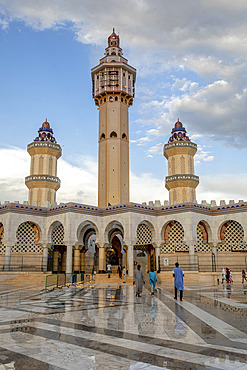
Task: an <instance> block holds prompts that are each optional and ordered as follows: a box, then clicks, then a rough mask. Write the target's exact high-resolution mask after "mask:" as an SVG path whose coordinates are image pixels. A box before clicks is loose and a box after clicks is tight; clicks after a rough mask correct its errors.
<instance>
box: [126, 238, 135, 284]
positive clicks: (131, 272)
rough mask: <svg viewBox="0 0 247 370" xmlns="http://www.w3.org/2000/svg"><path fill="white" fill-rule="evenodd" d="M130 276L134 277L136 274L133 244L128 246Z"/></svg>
mask: <svg viewBox="0 0 247 370" xmlns="http://www.w3.org/2000/svg"><path fill="white" fill-rule="evenodd" d="M127 261H128V276H131V277H132V276H133V273H134V271H133V270H134V268H133V267H134V266H133V264H134V260H133V244H131V245H128V260H127Z"/></svg>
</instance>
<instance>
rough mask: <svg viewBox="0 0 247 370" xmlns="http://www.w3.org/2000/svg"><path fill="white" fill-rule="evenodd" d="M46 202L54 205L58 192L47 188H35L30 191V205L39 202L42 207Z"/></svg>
mask: <svg viewBox="0 0 247 370" xmlns="http://www.w3.org/2000/svg"><path fill="white" fill-rule="evenodd" d="M44 201H48V202H49V203H54V202H55V201H56V190H54V189H47V188H33V189H30V190H29V194H28V203H29V204H33V202H37V204H38V206H39V207H40V206H41V205H42V203H43V202H44Z"/></svg>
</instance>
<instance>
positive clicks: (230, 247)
mask: <svg viewBox="0 0 247 370" xmlns="http://www.w3.org/2000/svg"><path fill="white" fill-rule="evenodd" d="M246 250H247V247H246V242H245V241H244V228H243V226H242V225H241V224H240V223H239V222H237V221H235V220H229V221H226V222H224V223H223V225H222V226H221V227H220V244H219V245H218V247H217V251H218V252H230V251H232V252H241V251H246Z"/></svg>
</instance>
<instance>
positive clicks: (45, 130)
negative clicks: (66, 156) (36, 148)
mask: <svg viewBox="0 0 247 370" xmlns="http://www.w3.org/2000/svg"><path fill="white" fill-rule="evenodd" d="M38 134H39V136H37V137H36V138H35V139H34V141H50V142H52V143H56V139H55V137H54V136H53V130H52V128H51V126H50V124H49V122H47V118H46V120H45V122H43V123H42V127H40V128H39V130H38Z"/></svg>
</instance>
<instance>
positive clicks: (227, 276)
mask: <svg viewBox="0 0 247 370" xmlns="http://www.w3.org/2000/svg"><path fill="white" fill-rule="evenodd" d="M224 281H226V282H227V283H228V284H229V283H233V280H232V272H231V270H230V269H229V267H226V269H225V268H224V267H222V281H221V282H222V284H223V283H224Z"/></svg>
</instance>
